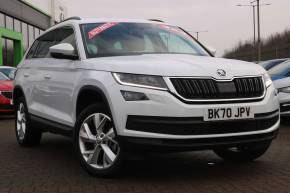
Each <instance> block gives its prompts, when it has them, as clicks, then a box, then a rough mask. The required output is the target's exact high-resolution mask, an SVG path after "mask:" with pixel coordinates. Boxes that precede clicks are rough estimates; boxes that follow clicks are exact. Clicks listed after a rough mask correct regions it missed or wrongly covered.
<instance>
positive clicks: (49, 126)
mask: <svg viewBox="0 0 290 193" xmlns="http://www.w3.org/2000/svg"><path fill="white" fill-rule="evenodd" d="M30 118H31V121H32V125H33V127H35V128H39V129H40V130H42V131H44V132H50V133H54V134H60V135H64V136H67V137H72V133H73V127H71V126H67V125H64V124H61V123H58V122H55V121H51V120H48V119H45V118H42V117H39V116H36V115H31V114H30Z"/></svg>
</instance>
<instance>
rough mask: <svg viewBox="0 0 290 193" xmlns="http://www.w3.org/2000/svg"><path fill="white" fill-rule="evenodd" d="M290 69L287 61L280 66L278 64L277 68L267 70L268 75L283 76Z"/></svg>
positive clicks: (289, 61) (289, 63) (289, 62)
mask: <svg viewBox="0 0 290 193" xmlns="http://www.w3.org/2000/svg"><path fill="white" fill-rule="evenodd" d="M289 69H290V60H287V61H286V62H283V63H281V64H278V65H277V66H275V67H273V68H271V69H270V70H269V74H271V75H284V74H285V73H287V72H288V70H289Z"/></svg>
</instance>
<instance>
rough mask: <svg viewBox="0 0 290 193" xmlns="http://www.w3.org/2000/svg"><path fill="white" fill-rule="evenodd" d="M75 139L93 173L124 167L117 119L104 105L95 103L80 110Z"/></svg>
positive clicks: (81, 160) (79, 152) (104, 173)
mask: <svg viewBox="0 0 290 193" xmlns="http://www.w3.org/2000/svg"><path fill="white" fill-rule="evenodd" d="M74 143H75V149H76V153H77V155H78V157H79V159H80V162H81V165H82V166H83V167H84V168H85V169H86V170H87V171H88V172H89V173H90V174H93V175H98V176H110V175H112V174H115V173H116V172H117V171H118V170H119V169H120V166H121V162H122V151H121V147H120V145H119V142H118V139H117V136H116V133H115V129H114V124H113V120H112V118H111V116H110V114H109V113H108V110H106V108H104V106H103V105H98V104H95V105H91V106H89V107H87V108H86V109H85V110H84V111H83V112H82V113H81V114H80V116H79V117H78V120H77V123H76V128H75V134H74Z"/></svg>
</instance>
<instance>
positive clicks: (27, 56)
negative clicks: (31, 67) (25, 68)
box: [26, 40, 38, 59]
mask: <svg viewBox="0 0 290 193" xmlns="http://www.w3.org/2000/svg"><path fill="white" fill-rule="evenodd" d="M37 46H38V40H35V41H34V43H33V44H32V46H31V48H30V50H29V51H28V53H27V55H26V59H30V58H32V57H33V54H34V52H35V50H36V48H37Z"/></svg>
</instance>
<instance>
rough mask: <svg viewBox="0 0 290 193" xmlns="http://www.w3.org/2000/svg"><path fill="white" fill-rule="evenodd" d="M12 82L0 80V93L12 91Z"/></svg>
mask: <svg viewBox="0 0 290 193" xmlns="http://www.w3.org/2000/svg"><path fill="white" fill-rule="evenodd" d="M12 90H13V81H12V80H0V91H12Z"/></svg>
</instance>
